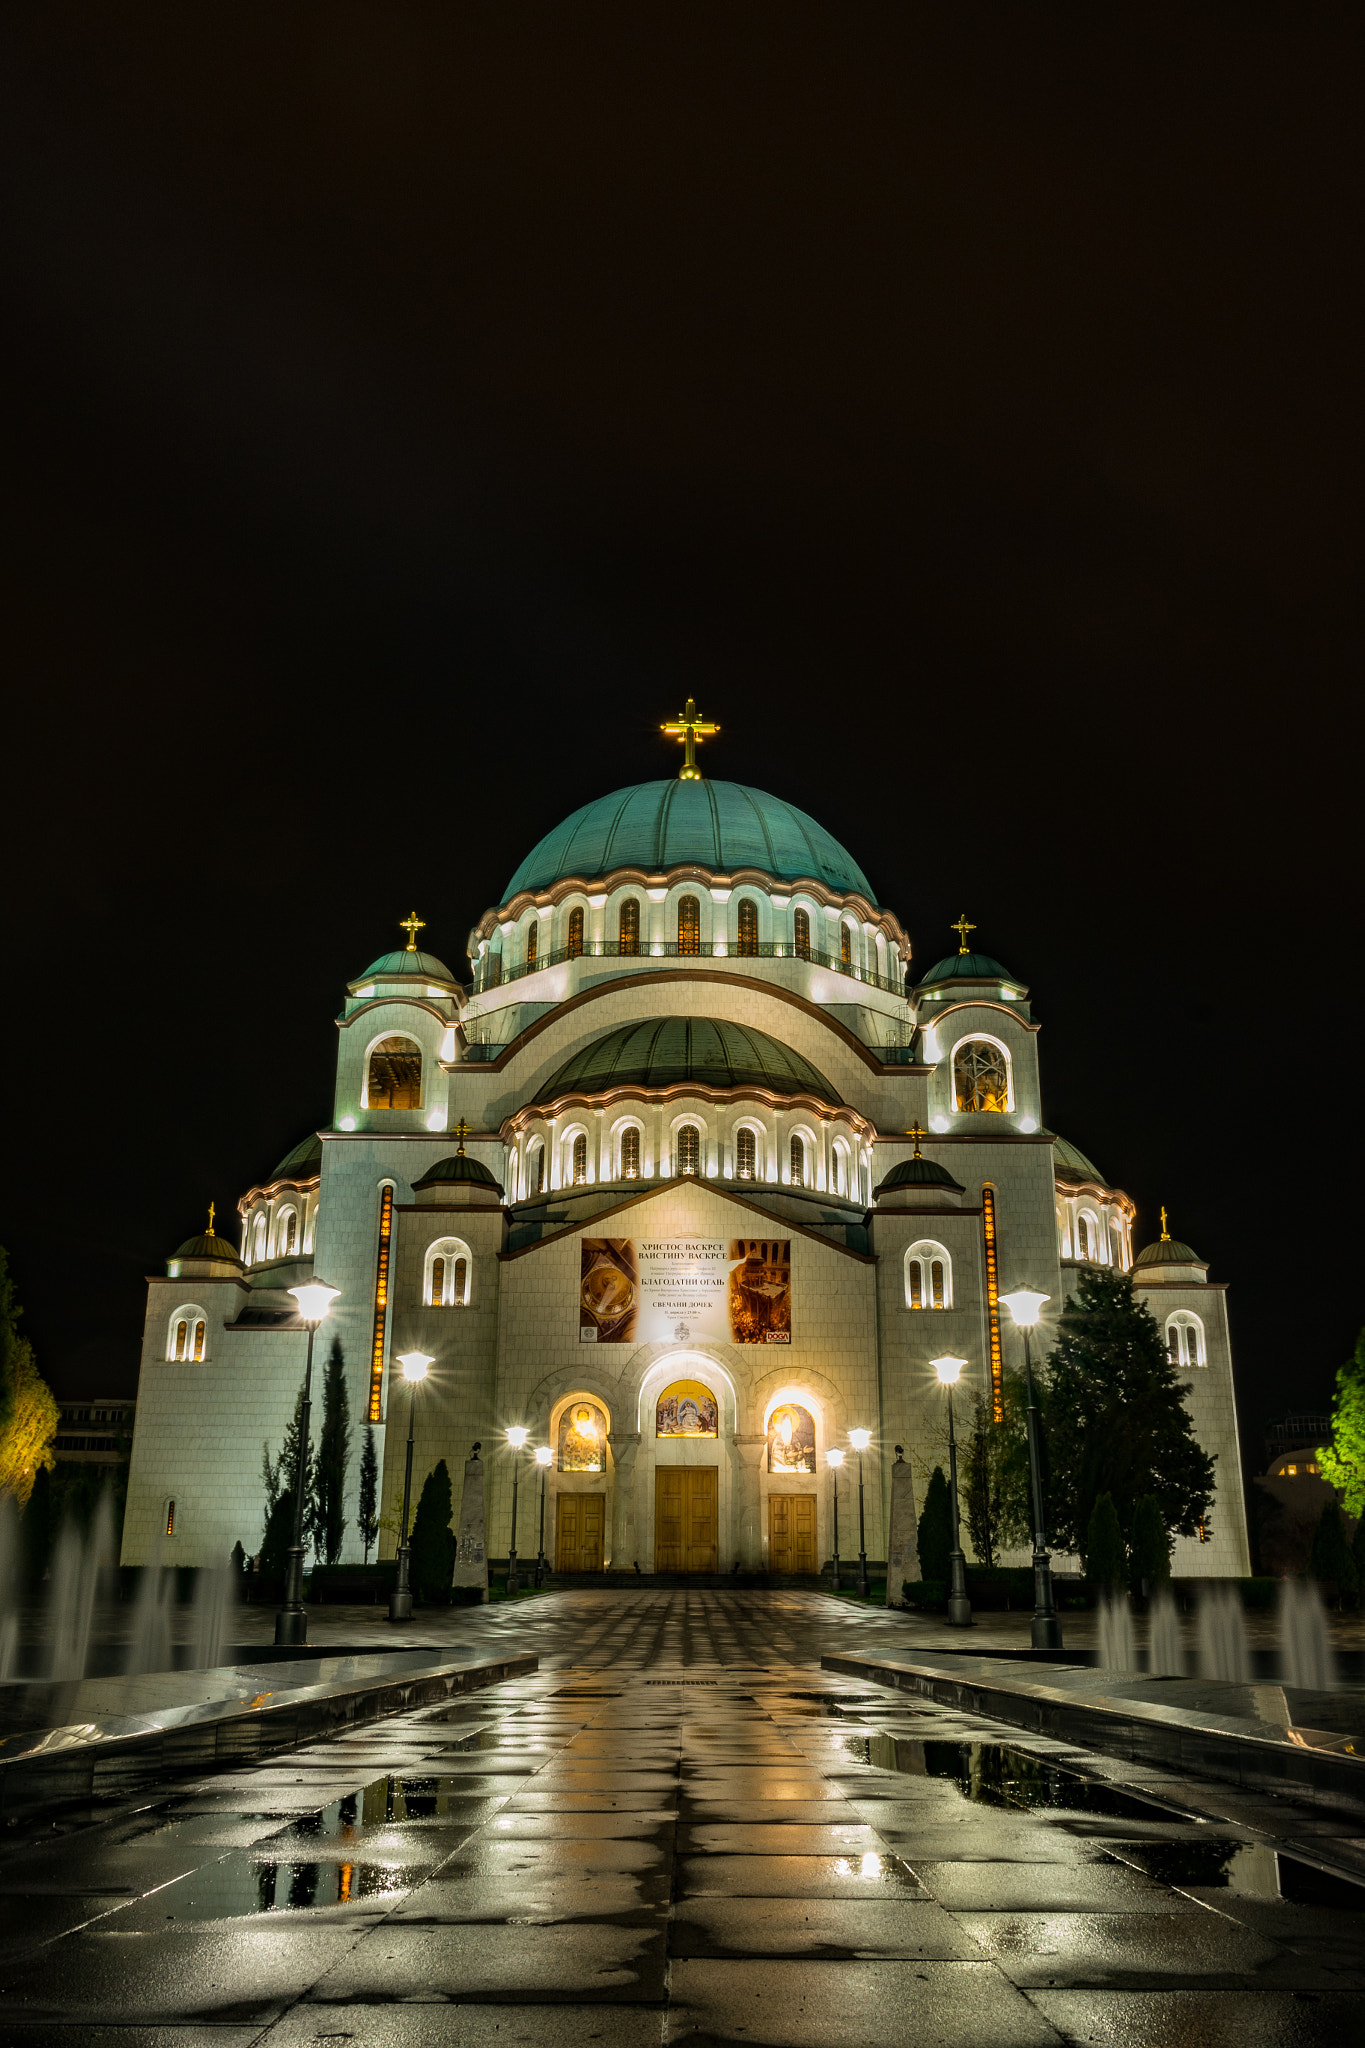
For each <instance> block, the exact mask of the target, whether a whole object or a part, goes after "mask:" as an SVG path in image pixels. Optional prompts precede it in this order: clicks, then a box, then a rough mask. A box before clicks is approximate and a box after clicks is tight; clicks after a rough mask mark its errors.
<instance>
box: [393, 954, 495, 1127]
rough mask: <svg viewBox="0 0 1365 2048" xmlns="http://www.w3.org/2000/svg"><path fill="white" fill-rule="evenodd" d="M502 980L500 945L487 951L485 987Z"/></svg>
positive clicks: (484, 964)
mask: <svg viewBox="0 0 1365 2048" xmlns="http://www.w3.org/2000/svg"><path fill="white" fill-rule="evenodd" d="M501 981H502V948H501V947H499V949H498V951H497V952H496V953H487V954H485V956H484V963H483V985H484V987H485V988H497V987H498V985H499V983H500V982H501ZM399 1106H400V1105H398V1104H395V1105H394V1107H395V1108H397V1107H399Z"/></svg>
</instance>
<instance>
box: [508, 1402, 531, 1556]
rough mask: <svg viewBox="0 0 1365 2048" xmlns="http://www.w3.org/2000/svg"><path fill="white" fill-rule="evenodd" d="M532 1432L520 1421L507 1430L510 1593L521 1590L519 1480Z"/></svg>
mask: <svg viewBox="0 0 1365 2048" xmlns="http://www.w3.org/2000/svg"><path fill="white" fill-rule="evenodd" d="M530 1434H531V1432H530V1430H529V1429H523V1428H522V1426H521V1424H520V1423H519V1422H518V1423H514V1424H513V1426H512V1428H511V1429H509V1430H508V1432H507V1441H508V1443H509V1444H510V1445H511V1446H512V1543H511V1548H510V1549H509V1550H508V1553H507V1588H506V1590H507V1592H508V1593H509V1594H512V1593H519V1592H520V1591H521V1585H520V1582H519V1580H518V1578H517V1480H518V1479H519V1478H520V1476H521V1452H522V1446H523V1445H524V1444H525V1442H526V1439H527V1437H528V1436H529V1435H530Z"/></svg>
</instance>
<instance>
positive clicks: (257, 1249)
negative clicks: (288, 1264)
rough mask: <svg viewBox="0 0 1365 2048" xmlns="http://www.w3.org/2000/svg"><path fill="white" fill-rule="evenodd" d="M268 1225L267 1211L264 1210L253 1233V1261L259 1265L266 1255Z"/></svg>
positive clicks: (255, 1264) (257, 1219)
mask: <svg viewBox="0 0 1365 2048" xmlns="http://www.w3.org/2000/svg"><path fill="white" fill-rule="evenodd" d="M266 1227H267V1226H266V1220H265V1211H264V1210H262V1211H261V1213H260V1214H259V1215H258V1216H257V1218H256V1222H255V1225H254V1227H253V1229H252V1233H251V1263H252V1264H253V1265H254V1266H258V1265H259V1264H260V1262H261V1260H262V1259H263V1258H264V1257H265V1239H266Z"/></svg>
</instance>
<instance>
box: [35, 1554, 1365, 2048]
mask: <svg viewBox="0 0 1365 2048" xmlns="http://www.w3.org/2000/svg"><path fill="white" fill-rule="evenodd" d="M345 1619H346V1621H348V1622H350V1623H352V1624H353V1625H352V1626H351V1627H350V1628H349V1629H348V1631H347V1633H348V1638H349V1640H351V1641H357V1642H358V1641H363V1640H365V1635H364V1634H363V1633H358V1630H359V1628H360V1621H361V1618H360V1617H358V1616H348V1617H346V1618H345ZM341 1625H342V1624H341V1618H340V1617H337V1618H332V1617H329V1618H328V1621H327V1629H328V1632H329V1633H330V1632H331V1631H332V1630H333V1629H335V1628H337V1627H339V1626H341ZM365 1627H366V1628H367V1629H368V1630H369V1631H370V1639H379V1638H380V1637H381V1636H382V1639H383V1641H384V1642H385V1644H386V1646H388V1647H392V1644H393V1635H392V1632H388V1631H385V1630H383V1628H382V1624H381V1623H380V1622H379V1620H378V1617H377V1616H374V1617H373V1618H371V1619H370V1620H368V1621H367V1622H366V1623H365ZM314 1633H315V1634H316V1633H317V1631H316V1630H315V1631H314ZM436 1633H437V1634H438V1635H439V1639H440V1640H441V1641H442V1642H443V1643H449V1642H451V1641H453V1640H457V1641H459V1642H460V1643H461V1645H463V1646H466V1647H469V1648H473V1649H477V1650H479V1651H486V1652H488V1653H489V1654H494V1655H496V1654H505V1653H506V1652H507V1651H509V1650H512V1649H516V1650H526V1651H532V1652H535V1653H536V1654H538V1655H539V1657H540V1660H541V1667H540V1670H539V1672H538V1673H537V1674H536V1675H535V1676H533V1677H530V1678H526V1679H520V1680H515V1681H513V1682H511V1683H508V1684H505V1685H502V1686H499V1687H496V1688H494V1689H492V1690H490V1691H487V1692H484V1693H480V1694H477V1695H474V1696H471V1697H469V1698H467V1699H462V1700H460V1701H458V1702H455V1703H453V1704H451V1705H449V1706H446V1707H441V1708H438V1709H432V1708H430V1707H424V1708H420V1709H417V1710H415V1711H413V1712H411V1713H407V1714H404V1715H401V1716H397V1717H395V1718H393V1719H391V1720H387V1721H384V1722H382V1723H379V1724H371V1725H370V1726H367V1727H365V1728H363V1729H359V1730H357V1731H356V1732H355V1733H353V1734H351V1735H348V1736H345V1737H342V1738H340V1739H339V1740H337V1741H335V1742H331V1743H327V1744H323V1745H319V1746H317V1747H313V1748H307V1749H303V1750H300V1751H298V1752H295V1753H290V1754H285V1755H283V1756H277V1757H274V1758H272V1759H271V1760H270V1761H269V1762H268V1763H263V1764H253V1765H245V1766H243V1767H241V1768H230V1769H225V1770H220V1771H217V1772H215V1773H213V1774H212V1775H210V1776H207V1777H204V1778H202V1779H198V1780H191V1779H179V1780H175V1781H173V1782H170V1783H167V1784H164V1785H161V1786H156V1787H153V1788H150V1789H149V1790H146V1791H143V1792H141V1793H139V1794H138V1795H136V1796H134V1797H127V1798H124V1799H122V1800H113V1801H110V1802H109V1803H108V1804H107V1805H105V1806H102V1807H99V1808H94V1809H84V1810H81V1811H76V1812H65V1813H62V1814H60V1815H58V1816H57V1817H56V1819H55V1821H54V1819H53V1817H52V1816H44V1817H42V1818H41V1819H39V1820H34V1821H31V1822H22V1823H19V1824H18V1825H15V1826H13V1827H11V1828H10V1830H9V1832H8V1835H7V1838H6V1840H5V1842H4V1845H3V1848H2V1849H0V1892H3V1895H4V1914H3V1919H2V1920H0V2012H2V2013H3V2019H0V2035H2V2036H3V2039H4V2041H5V2042H6V2043H11V2044H16V2048H22V2044H26V2043H29V2042H49V2043H51V2042H55V2041H59V2040H60V2041H79V2042H82V2043H91V2044H95V2048H106V2044H107V2048H113V2044H118V2048H141V2044H144V2043H146V2044H149V2048H150V2044H155V2048H184V2044H188V2043H193V2042H201V2041H202V2042H212V2043H216V2044H223V2048H229V2044H231V2048H237V2044H241V2048H246V2044H248V2043H256V2042H262V2043H270V2044H272V2048H273V2044H281V2048H282V2044H286V2043H287V2044H294V2043H311V2042H348V2041H355V2042H361V2043H366V2042H374V2043H376V2044H387V2043H395V2044H396V2043H399V2042H402V2043H407V2042H412V2043H418V2042H420V2043H424V2044H425V2043H432V2044H445V2043H452V2044H453V2043H456V2042H458V2043H461V2044H477V2048H482V2044H485V2043H487V2044H490V2048H492V2044H498V2048H501V2044H504V2043H521V2042H529V2043H538V2042H546V2043H552V2044H555V2048H560V2044H563V2048H576V2044H578V2043H585V2044H586V2043H589V2042H601V2043H604V2044H612V2043H618V2042H619V2043H622V2044H626V2048H634V2044H637V2043H639V2044H644V2043H651V2044H653V2043H664V2042H673V2041H689V2042H694V2043H704V2042H708V2041H734V2042H742V2043H746V2044H758V2043H774V2044H776V2043H791V2044H811V2048H817V2044H825V2043H836V2042H837V2043H841V2044H842V2043H847V2044H850V2048H879V2044H881V2043H892V2042H894V2043H897V2044H903V2043H916V2044H918V2043H926V2044H928V2043H933V2044H952V2043H958V2042H961V2043H963V2044H996V2043H999V2044H1015V2043H1019V2044H1025V2043H1028V2044H1032V2043H1044V2042H1055V2041H1059V2040H1061V2041H1074V2042H1099V2043H1116V2044H1117V2043H1122V2044H1125V2048H1129V2044H1137V2043H1148V2042H1154V2043H1162V2044H1176V2043H1180V2044H1187V2043H1188V2044H1195V2043H1197V2044H1199V2048H1223V2044H1228V2048H1232V2044H1233V2043H1236V2044H1237V2048H1260V2044H1263V2043H1264V2044H1268V2043H1286V2044H1300V2043H1305V2044H1306V2043H1318V2042H1328V2041H1333V2042H1336V2041H1341V2040H1343V2039H1347V2038H1349V2037H1351V2036H1352V2035H1353V2034H1354V2030H1355V2029H1356V2028H1357V2027H1359V2026H1360V2025H1361V2023H1362V2019H1365V1950H1363V1949H1362V1942H1361V1934H1362V1929H1363V1928H1365V1919H1363V1918H1362V1914H1361V1910H1360V1901H1361V1898H1362V1896H1365V1895H1362V1894H1361V1893H1360V1892H1359V1891H1358V1890H1357V1888H1355V1887H1354V1886H1351V1885H1349V1884H1346V1883H1344V1882H1343V1881H1342V1880H1341V1879H1339V1878H1334V1877H1332V1876H1331V1875H1330V1874H1328V1873H1326V1872H1325V1871H1324V1870H1323V1869H1322V1868H1320V1867H1318V1866H1317V1865H1315V1864H1314V1863H1313V1861H1312V1860H1311V1854H1310V1855H1309V1856H1307V1857H1305V1855H1304V1854H1303V1853H1302V1850H1303V1844H1304V1843H1305V1841H1306V1842H1308V1843H1309V1844H1310V1848H1311V1845H1312V1844H1313V1843H1315V1842H1316V1843H1317V1844H1319V1845H1320V1846H1321V1847H1322V1850H1323V1862H1324V1863H1330V1862H1331V1861H1332V1860H1333V1859H1332V1855H1331V1850H1332V1847H1333V1845H1334V1844H1337V1845H1340V1847H1341V1848H1342V1850H1343V1851H1345V1850H1346V1849H1348V1848H1351V1847H1353V1848H1354V1851H1355V1852H1358V1851H1359V1849H1360V1846H1361V1845H1360V1843H1359V1842H1358V1841H1356V1842H1354V1844H1352V1837H1354V1836H1358V1835H1359V1834H1360V1832H1361V1824H1360V1822H1359V1821H1358V1820H1346V1819H1343V1820H1340V1821H1338V1822H1334V1821H1333V1820H1332V1818H1331V1817H1330V1816H1329V1815H1327V1814H1325V1813H1322V1812H1316V1813H1314V1812H1305V1811H1301V1810H1294V1809H1292V1808H1289V1807H1287V1806H1286V1805H1285V1804H1284V1803H1282V1802H1278V1801H1272V1800H1269V1799H1265V1798H1260V1797H1256V1796H1253V1795H1250V1794H1242V1793H1239V1792H1237V1791H1235V1790H1234V1789H1233V1788H1231V1787H1228V1786H1220V1785H1212V1784H1206V1783H1200V1782H1198V1781H1195V1780H1191V1779H1189V1778H1186V1777H1179V1778H1177V1777H1172V1776H1170V1775H1168V1774H1165V1773H1162V1772H1160V1771H1158V1770H1156V1769H1152V1768H1144V1767H1142V1766H1138V1765H1132V1764H1120V1763H1117V1762H1113V1761H1111V1760H1107V1759H1104V1758H1100V1757H1096V1756H1094V1755H1089V1754H1085V1753H1082V1752H1079V1751H1077V1750H1074V1749H1072V1748H1069V1747H1067V1746H1065V1745H1063V1744H1061V1743H1058V1742H1052V1741H1048V1740H1046V1739H1043V1738H1036V1737H1031V1736H1025V1735H1021V1734H1019V1733H1018V1732H1017V1731H1015V1730H1011V1729H1006V1728H1004V1727H1002V1726H1001V1725H1000V1724H998V1723H991V1722H986V1721H983V1720H980V1719H975V1718H972V1717H970V1716H967V1715H964V1714H961V1713H957V1712H953V1711H948V1710H945V1709H942V1708H939V1707H937V1706H934V1705H931V1704H928V1703H926V1702H924V1701H919V1700H912V1699H908V1698H906V1697H904V1696H899V1695H895V1694H883V1693H881V1692H878V1691H869V1690H868V1689H867V1688H859V1687H857V1686H855V1685H854V1684H852V1683H851V1682H849V1681H847V1680H843V1679H839V1678H836V1677H833V1676H831V1675H830V1674H829V1673H825V1672H822V1671H821V1669H820V1662H819V1660H820V1657H821V1655H822V1654H823V1653H826V1652H829V1651H835V1650H861V1651H864V1652H867V1653H868V1654H872V1655H894V1654H896V1653H898V1652H899V1653H901V1654H904V1653H905V1651H906V1649H907V1647H908V1644H907V1638H906V1633H905V1629H904V1624H903V1623H902V1622H901V1621H900V1619H899V1618H898V1617H895V1616H883V1615H878V1614H876V1613H875V1612H873V1613H869V1612H868V1611H867V1610H860V1609H857V1608H853V1607H849V1606H844V1605H840V1604H838V1603H836V1602H834V1601H832V1600H830V1599H828V1598H826V1597H824V1596H822V1595H819V1594H803V1593H781V1592H774V1593H763V1592H753V1593H749V1592H709V1591H708V1592H700V1591H699V1592H687V1591H679V1590H664V1589H660V1590H654V1589H650V1588H647V1587H646V1588H642V1589H641V1590H640V1591H638V1592H634V1591H626V1592H621V1593H613V1592H593V1593H580V1592H572V1593H556V1594H549V1595H546V1596H543V1597H541V1598H539V1599H536V1600H533V1601H527V1602H524V1603H520V1604H509V1605H504V1606H494V1607H491V1608H483V1609H468V1610H463V1611H458V1612H456V1613H455V1614H452V1615H451V1616H449V1617H446V1616H442V1617H440V1618H439V1630H438V1631H436ZM423 1635H424V1629H423V1624H422V1621H421V1619H420V1618H419V1622H418V1624H417V1626H416V1627H415V1628H414V1630H413V1632H412V1634H411V1636H405V1637H404V1641H405V1642H409V1641H413V1642H415V1641H419V1640H421V1639H422V1638H423ZM1288 1840H1292V1841H1293V1842H1294V1843H1295V1845H1296V1847H1297V1848H1298V1849H1299V1851H1300V1852H1301V1853H1299V1854H1298V1855H1294V1856H1290V1855H1286V1854H1280V1855H1277V1853H1276V1843H1277V1842H1281V1843H1283V1842H1285V1841H1288Z"/></svg>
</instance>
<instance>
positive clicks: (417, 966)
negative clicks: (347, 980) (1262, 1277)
mask: <svg viewBox="0 0 1365 2048" xmlns="http://www.w3.org/2000/svg"><path fill="white" fill-rule="evenodd" d="M454 979H455V976H454V975H453V974H452V973H451V971H450V969H449V968H448V967H447V966H446V964H445V961H444V960H438V959H437V958H436V955H435V954H434V953H419V952H417V951H415V950H414V951H413V952H409V951H408V950H407V948H406V947H404V946H400V947H399V949H398V950H397V952H395V953H385V954H383V955H382V956H381V958H380V959H378V960H376V961H375V962H374V964H373V966H371V967H367V968H366V969H365V972H364V973H363V974H358V975H357V976H356V978H355V982H353V983H352V984H351V986H352V987H355V986H356V985H357V983H361V982H366V981H454Z"/></svg>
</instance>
